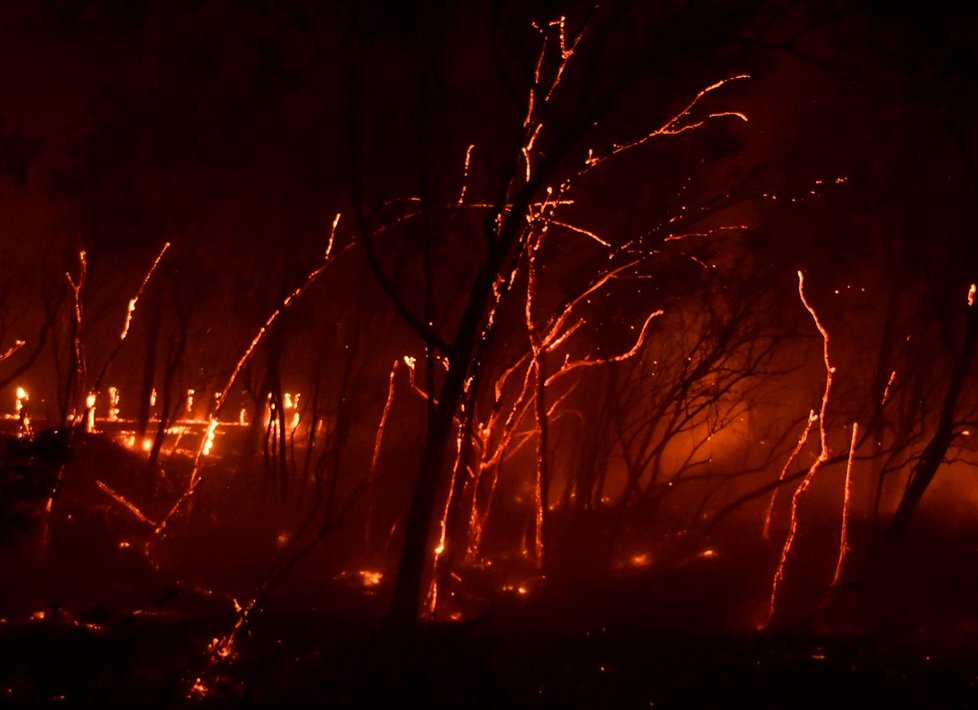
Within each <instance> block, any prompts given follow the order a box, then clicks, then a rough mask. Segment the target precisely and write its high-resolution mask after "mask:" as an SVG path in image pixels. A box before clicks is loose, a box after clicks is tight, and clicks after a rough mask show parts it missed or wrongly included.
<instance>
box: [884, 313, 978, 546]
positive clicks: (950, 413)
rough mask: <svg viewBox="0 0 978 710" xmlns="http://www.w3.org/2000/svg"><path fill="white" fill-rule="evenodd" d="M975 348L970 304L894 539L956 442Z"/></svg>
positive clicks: (893, 527) (977, 328) (977, 319)
mask: <svg viewBox="0 0 978 710" xmlns="http://www.w3.org/2000/svg"><path fill="white" fill-rule="evenodd" d="M976 344H978V308H976V307H975V306H974V305H971V304H969V308H968V315H967V323H966V325H965V335H964V345H963V347H962V349H961V352H960V353H958V354H957V356H956V357H955V360H954V369H953V370H952V373H951V380H950V382H949V383H948V388H947V392H946V394H945V395H944V403H943V405H942V406H941V415H940V418H939V419H938V421H937V427H936V429H935V430H934V435H933V436H932V437H931V439H930V441H929V442H928V443H927V446H926V447H924V452H923V453H922V454H921V456H920V459H919V460H918V461H917V464H916V465H915V466H914V469H913V471H911V473H910V478H909V479H908V480H907V488H906V490H905V491H904V493H903V498H901V499H900V504H899V505H898V506H897V510H896V513H895V514H894V515H893V520H892V521H891V522H890V528H889V530H888V534H889V537H890V538H891V539H895V538H899V537H902V536H903V535H904V534H905V533H906V531H907V528H908V527H909V525H910V519H911V518H912V517H913V514H914V511H916V510H917V506H918V505H919V504H920V501H921V499H922V498H923V497H924V493H925V492H926V490H927V488H928V486H930V484H931V481H933V480H934V476H935V475H936V474H937V470H938V469H939V468H940V466H941V464H942V463H944V459H945V457H946V456H947V451H948V449H949V448H950V446H951V444H952V443H953V442H954V438H955V432H954V427H955V421H954V415H955V411H956V409H957V406H958V401H959V400H960V398H961V390H962V388H963V387H964V381H965V378H966V377H967V376H968V371H969V368H970V366H971V360H972V359H973V356H974V351H975V346H976Z"/></svg>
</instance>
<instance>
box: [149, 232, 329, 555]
mask: <svg viewBox="0 0 978 710" xmlns="http://www.w3.org/2000/svg"><path fill="white" fill-rule="evenodd" d="M338 221H339V219H338V218H337V219H335V220H333V225H334V229H335V226H336V224H337V223H338ZM332 246H333V237H332V234H331V235H330V243H329V246H328V247H327V250H326V257H325V259H324V260H323V262H322V263H321V264H320V265H319V266H318V267H316V268H315V269H313V271H312V272H310V273H309V275H308V276H307V277H306V280H305V281H304V282H303V283H302V284H301V285H300V286H299V287H297V288H296V289H294V290H293V291H292V292H291V293H290V294H289V295H288V296H286V297H285V299H284V300H283V301H282V304H281V305H280V306H279V307H278V308H276V309H275V310H274V311H272V313H271V314H270V315H269V316H268V318H266V319H265V322H264V323H263V324H262V326H261V327H260V328H259V329H258V332H257V333H256V334H255V337H254V338H252V340H251V343H250V344H249V345H248V348H247V349H246V350H245V352H244V354H243V355H242V356H241V357H240V358H239V359H238V362H237V364H236V365H235V367H234V370H232V372H231V376H230V377H229V378H228V380H227V383H226V384H225V385H224V389H222V390H221V392H220V394H219V395H218V396H217V398H216V400H215V402H214V408H213V410H212V411H211V414H210V416H209V418H208V419H209V422H210V424H209V433H210V434H213V433H214V430H216V428H217V422H218V418H219V417H220V414H221V412H222V411H223V409H224V405H225V403H226V402H227V399H228V395H229V394H230V392H231V388H232V387H233V386H234V383H235V382H237V380H238V377H240V375H241V372H242V371H243V370H244V368H245V367H246V366H247V365H248V363H249V362H250V361H251V358H252V356H253V355H254V354H255V351H256V349H257V348H258V346H259V345H260V344H261V342H262V341H263V340H264V339H265V336H266V335H267V334H268V332H269V330H270V329H271V327H272V326H273V325H274V324H275V322H276V321H277V320H278V319H279V318H280V317H281V315H282V314H283V313H284V312H285V311H287V310H288V309H289V308H290V307H291V306H292V304H294V303H295V302H296V300H298V299H299V298H300V297H301V296H302V294H304V293H305V292H306V291H307V290H309V288H310V287H311V286H312V285H313V284H314V283H316V281H317V280H318V279H319V277H320V276H321V275H322V273H323V272H324V271H325V270H326V267H327V266H329V265H330V264H331V263H332V259H331V258H330V257H331V255H332ZM211 426H213V430H212V429H210V427H211ZM208 438H209V437H207V436H205V437H203V438H202V440H201V443H200V446H199V448H198V449H197V456H196V458H195V459H194V468H193V471H191V473H190V482H189V484H188V485H187V488H186V490H185V491H184V492H183V493H182V494H181V495H180V497H179V498H177V500H176V502H175V503H174V504H173V507H172V508H171V509H170V511H169V512H168V513H167V514H166V515H165V516H164V517H163V519H162V520H161V521H160V522H159V525H157V526H156V528H155V529H154V530H153V534H154V535H156V536H157V537H158V536H160V535H162V534H163V531H164V530H165V529H166V526H167V524H168V523H169V522H170V520H171V519H172V518H173V516H175V515H176V514H177V513H178V512H180V510H181V509H182V508H183V506H184V504H186V502H187V501H188V500H190V498H191V497H192V496H193V495H194V493H195V492H196V490H197V487H198V486H199V485H200V482H201V481H202V480H203V477H202V475H201V474H202V470H203V466H204V460H205V459H206V455H207V454H206V453H205V451H207V452H209V451H210V448H209V447H210V443H211V442H212V441H213V440H212V439H211V442H208Z"/></svg>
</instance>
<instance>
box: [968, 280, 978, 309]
mask: <svg viewBox="0 0 978 710" xmlns="http://www.w3.org/2000/svg"><path fill="white" fill-rule="evenodd" d="M975 293H978V284H971V288H969V289H968V305H969V306H973V305H975Z"/></svg>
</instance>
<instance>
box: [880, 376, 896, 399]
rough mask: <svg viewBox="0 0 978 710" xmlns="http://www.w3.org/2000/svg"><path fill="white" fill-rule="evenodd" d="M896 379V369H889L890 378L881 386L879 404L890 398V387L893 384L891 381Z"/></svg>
mask: <svg viewBox="0 0 978 710" xmlns="http://www.w3.org/2000/svg"><path fill="white" fill-rule="evenodd" d="M894 380H896V370H892V371H890V379H888V380H887V381H886V387H884V388H883V399H881V400H880V404H881V405H882V404H886V402H887V400H889V399H890V388H891V387H892V386H893V382H894Z"/></svg>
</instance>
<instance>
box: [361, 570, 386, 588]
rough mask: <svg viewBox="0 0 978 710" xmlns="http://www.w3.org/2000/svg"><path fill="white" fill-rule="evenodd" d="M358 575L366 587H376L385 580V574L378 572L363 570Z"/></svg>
mask: <svg viewBox="0 0 978 710" xmlns="http://www.w3.org/2000/svg"><path fill="white" fill-rule="evenodd" d="M357 574H359V575H360V579H361V580H362V581H363V586H365V587H376V586H377V585H379V584H380V583H381V581H382V580H383V579H384V573H383V572H377V571H376V570H369V569H362V570H360V571H359V572H357Z"/></svg>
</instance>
